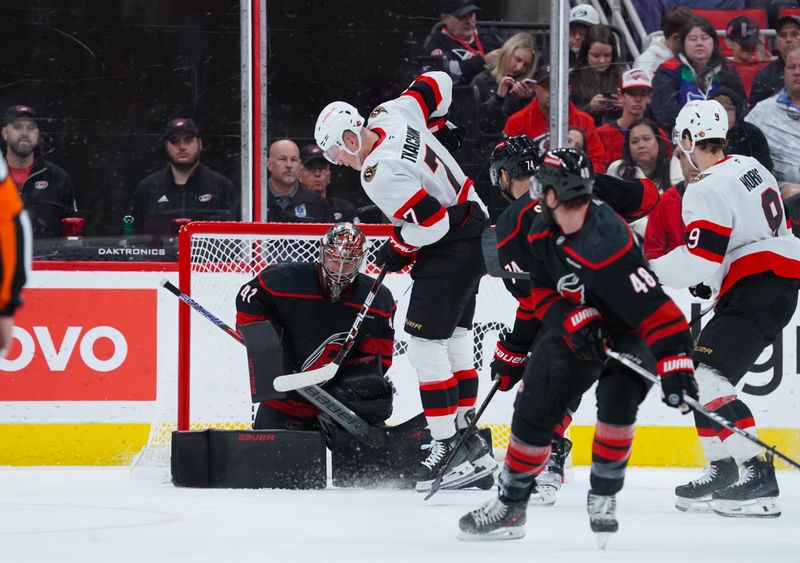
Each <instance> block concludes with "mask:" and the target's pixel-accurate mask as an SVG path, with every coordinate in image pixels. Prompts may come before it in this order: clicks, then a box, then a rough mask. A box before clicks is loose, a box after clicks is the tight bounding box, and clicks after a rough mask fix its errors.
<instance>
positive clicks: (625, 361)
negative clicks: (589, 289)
mask: <svg viewBox="0 0 800 563" xmlns="http://www.w3.org/2000/svg"><path fill="white" fill-rule="evenodd" d="M606 355H607V356H608V357H609V358H613V359H615V360H616V361H618V362H619V363H621V364H622V365H623V366H625V367H626V368H628V369H630V370H633V371H635V372H636V373H638V374H639V375H641V376H642V377H644V378H645V379H647V380H648V381H651V382H653V383H655V384H656V385H660V384H661V380H660V379H659V378H658V376H657V375H655V374H653V373H650V372H649V371H648V370H646V369H645V368H643V367H642V366H640V365H639V364H637V363H636V362H634V361H633V360H631V359H630V358H628V357H627V356H625V355H624V354H620V353H619V352H615V351H614V350H611V349H610V348H607V349H606ZM683 400H684V402H685V403H686V404H687V405H689V406H690V407H691V408H692V409H694V410H695V411H697V412H699V413H700V414H702V415H705V416H706V417H708V418H710V419H711V420H713V421H714V422H716V423H717V424H719V425H720V426H722V427H724V428H726V429H728V430H730V431H731V432H736V433H737V434H739V435H740V436H742V437H744V438H747V439H748V440H750V441H751V442H753V443H754V444H758V445H759V446H761V447H762V448H764V449H766V450H767V451H770V452H772V453H773V455H776V456H778V457H779V458H781V459H782V460H783V461H785V462H786V463H788V464H790V465H793V466H794V467H796V468H797V469H800V463H797V462H796V461H795V460H793V459H792V458H790V457H788V456H786V455H784V454H782V453H781V452H779V451H778V450H776V449H775V446H768V445H767V444H766V443H764V442H762V441H761V440H759V439H758V438H756V437H755V436H753V435H752V434H750V432H748V431H747V430H744V429H743V428H739V427H738V426H736V425H734V424H733V423H731V422H730V421H729V420H728V419H727V418H725V417H724V416H720V415H719V414H717V413H715V412H714V411H710V410H708V409H707V408H706V407H704V406H703V404H702V403H700V401H697V400H695V399H693V398H692V397H689V396H688V395H684V396H683Z"/></svg>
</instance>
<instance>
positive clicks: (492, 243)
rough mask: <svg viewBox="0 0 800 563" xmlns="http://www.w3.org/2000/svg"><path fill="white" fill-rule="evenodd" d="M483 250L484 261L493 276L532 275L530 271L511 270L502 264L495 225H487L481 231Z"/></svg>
mask: <svg viewBox="0 0 800 563" xmlns="http://www.w3.org/2000/svg"><path fill="white" fill-rule="evenodd" d="M481 251H482V252H483V261H484V262H485V263H486V273H488V274H489V275H490V276H492V277H493V278H509V279H518V280H526V279H528V278H529V277H530V274H529V273H528V272H509V271H508V270H506V269H504V268H503V266H501V265H500V258H499V257H498V255H497V233H496V232H495V230H494V227H487V228H486V229H484V230H483V233H481Z"/></svg>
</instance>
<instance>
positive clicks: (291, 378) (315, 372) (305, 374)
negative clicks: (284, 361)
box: [272, 266, 388, 391]
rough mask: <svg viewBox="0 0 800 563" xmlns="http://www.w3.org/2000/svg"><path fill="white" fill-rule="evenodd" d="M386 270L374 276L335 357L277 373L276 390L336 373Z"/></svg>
mask: <svg viewBox="0 0 800 563" xmlns="http://www.w3.org/2000/svg"><path fill="white" fill-rule="evenodd" d="M387 272H388V270H387V269H386V266H384V267H383V268H382V269H381V273H380V274H378V277H377V278H375V282H374V283H373V284H372V288H371V289H370V290H369V293H368V294H367V297H366V298H365V299H364V304H363V305H361V310H360V311H359V312H358V315H356V320H355V321H353V326H352V327H351V328H350V332H348V333H347V338H346V339H345V341H344V344H342V349H341V350H339V353H338V354H336V358H334V360H333V361H332V362H331V363H329V364H326V365H324V366H322V367H321V368H317V369H312V370H309V371H301V372H300V373H288V374H286V375H279V376H278V377H276V378H275V381H273V382H272V385H273V386H274V387H275V390H276V391H294V390H295V389H300V388H301V387H308V386H309V385H319V384H320V383H325V382H326V381H328V380H330V379H332V378H333V376H334V375H336V372H337V371H339V366H341V365H342V362H343V361H344V357H345V356H346V355H347V353H348V352H349V351H350V348H351V347H352V346H353V343H354V342H355V340H356V336H358V329H359V328H361V321H363V320H364V317H365V316H367V311H369V306H370V305H372V300H373V299H375V296H376V295H377V294H378V290H379V289H380V288H381V284H382V283H383V278H385V277H386V273H387Z"/></svg>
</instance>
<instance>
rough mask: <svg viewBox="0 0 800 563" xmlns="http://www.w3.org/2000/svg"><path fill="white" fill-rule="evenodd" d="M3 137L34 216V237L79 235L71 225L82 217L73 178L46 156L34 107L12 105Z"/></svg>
mask: <svg viewBox="0 0 800 563" xmlns="http://www.w3.org/2000/svg"><path fill="white" fill-rule="evenodd" d="M2 136H3V142H4V143H5V157H6V162H7V163H8V169H9V172H10V174H11V177H12V178H13V180H14V182H15V183H16V185H17V189H18V190H19V194H20V197H21V198H22V203H23V204H24V205H25V209H26V210H27V212H28V215H29V217H30V221H31V226H32V228H33V236H34V238H58V237H61V236H62V233H64V234H78V233H76V232H74V231H73V230H72V229H71V228H70V227H69V223H70V221H69V219H70V218H74V217H77V216H78V205H77V203H76V202H75V192H74V190H73V188H72V180H70V178H69V176H68V175H67V173H66V172H64V170H63V169H62V168H61V167H59V166H57V165H55V164H53V163H52V162H50V161H49V160H45V159H44V157H43V156H42V154H41V153H42V151H41V146H40V143H39V123H38V121H37V118H36V112H35V111H34V110H33V108H31V107H30V106H24V105H16V106H11V107H10V108H8V110H7V111H6V113H5V117H4V120H3V128H2ZM80 225H81V226H82V222H81V223H80Z"/></svg>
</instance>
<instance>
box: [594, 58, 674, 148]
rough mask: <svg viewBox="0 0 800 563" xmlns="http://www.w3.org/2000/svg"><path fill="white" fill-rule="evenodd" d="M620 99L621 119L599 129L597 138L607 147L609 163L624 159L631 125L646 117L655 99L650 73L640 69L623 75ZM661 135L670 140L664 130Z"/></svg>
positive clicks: (633, 69)
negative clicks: (651, 102) (623, 147)
mask: <svg viewBox="0 0 800 563" xmlns="http://www.w3.org/2000/svg"><path fill="white" fill-rule="evenodd" d="M619 99H620V100H621V102H622V115H621V116H620V117H619V119H616V120H615V121H612V122H611V123H606V124H605V125H601V126H600V127H598V128H597V136H598V137H599V138H600V141H601V142H602V143H603V146H604V147H605V152H606V158H608V160H609V162H614V161H615V160H618V159H620V158H622V146H623V145H624V144H625V134H626V133H627V132H628V128H629V127H630V126H631V123H633V122H634V121H636V120H637V119H641V118H642V117H644V116H645V112H646V111H647V107H648V106H649V105H650V101H651V100H652V99H653V81H652V77H651V76H650V73H648V72H647V71H646V70H642V69H640V68H632V69H631V70H628V71H626V72H625V73H624V74H623V75H622V82H621V83H620V88H619ZM659 134H660V135H661V136H662V137H664V139H665V140H668V137H667V134H666V133H665V132H664V130H663V129H659Z"/></svg>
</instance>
